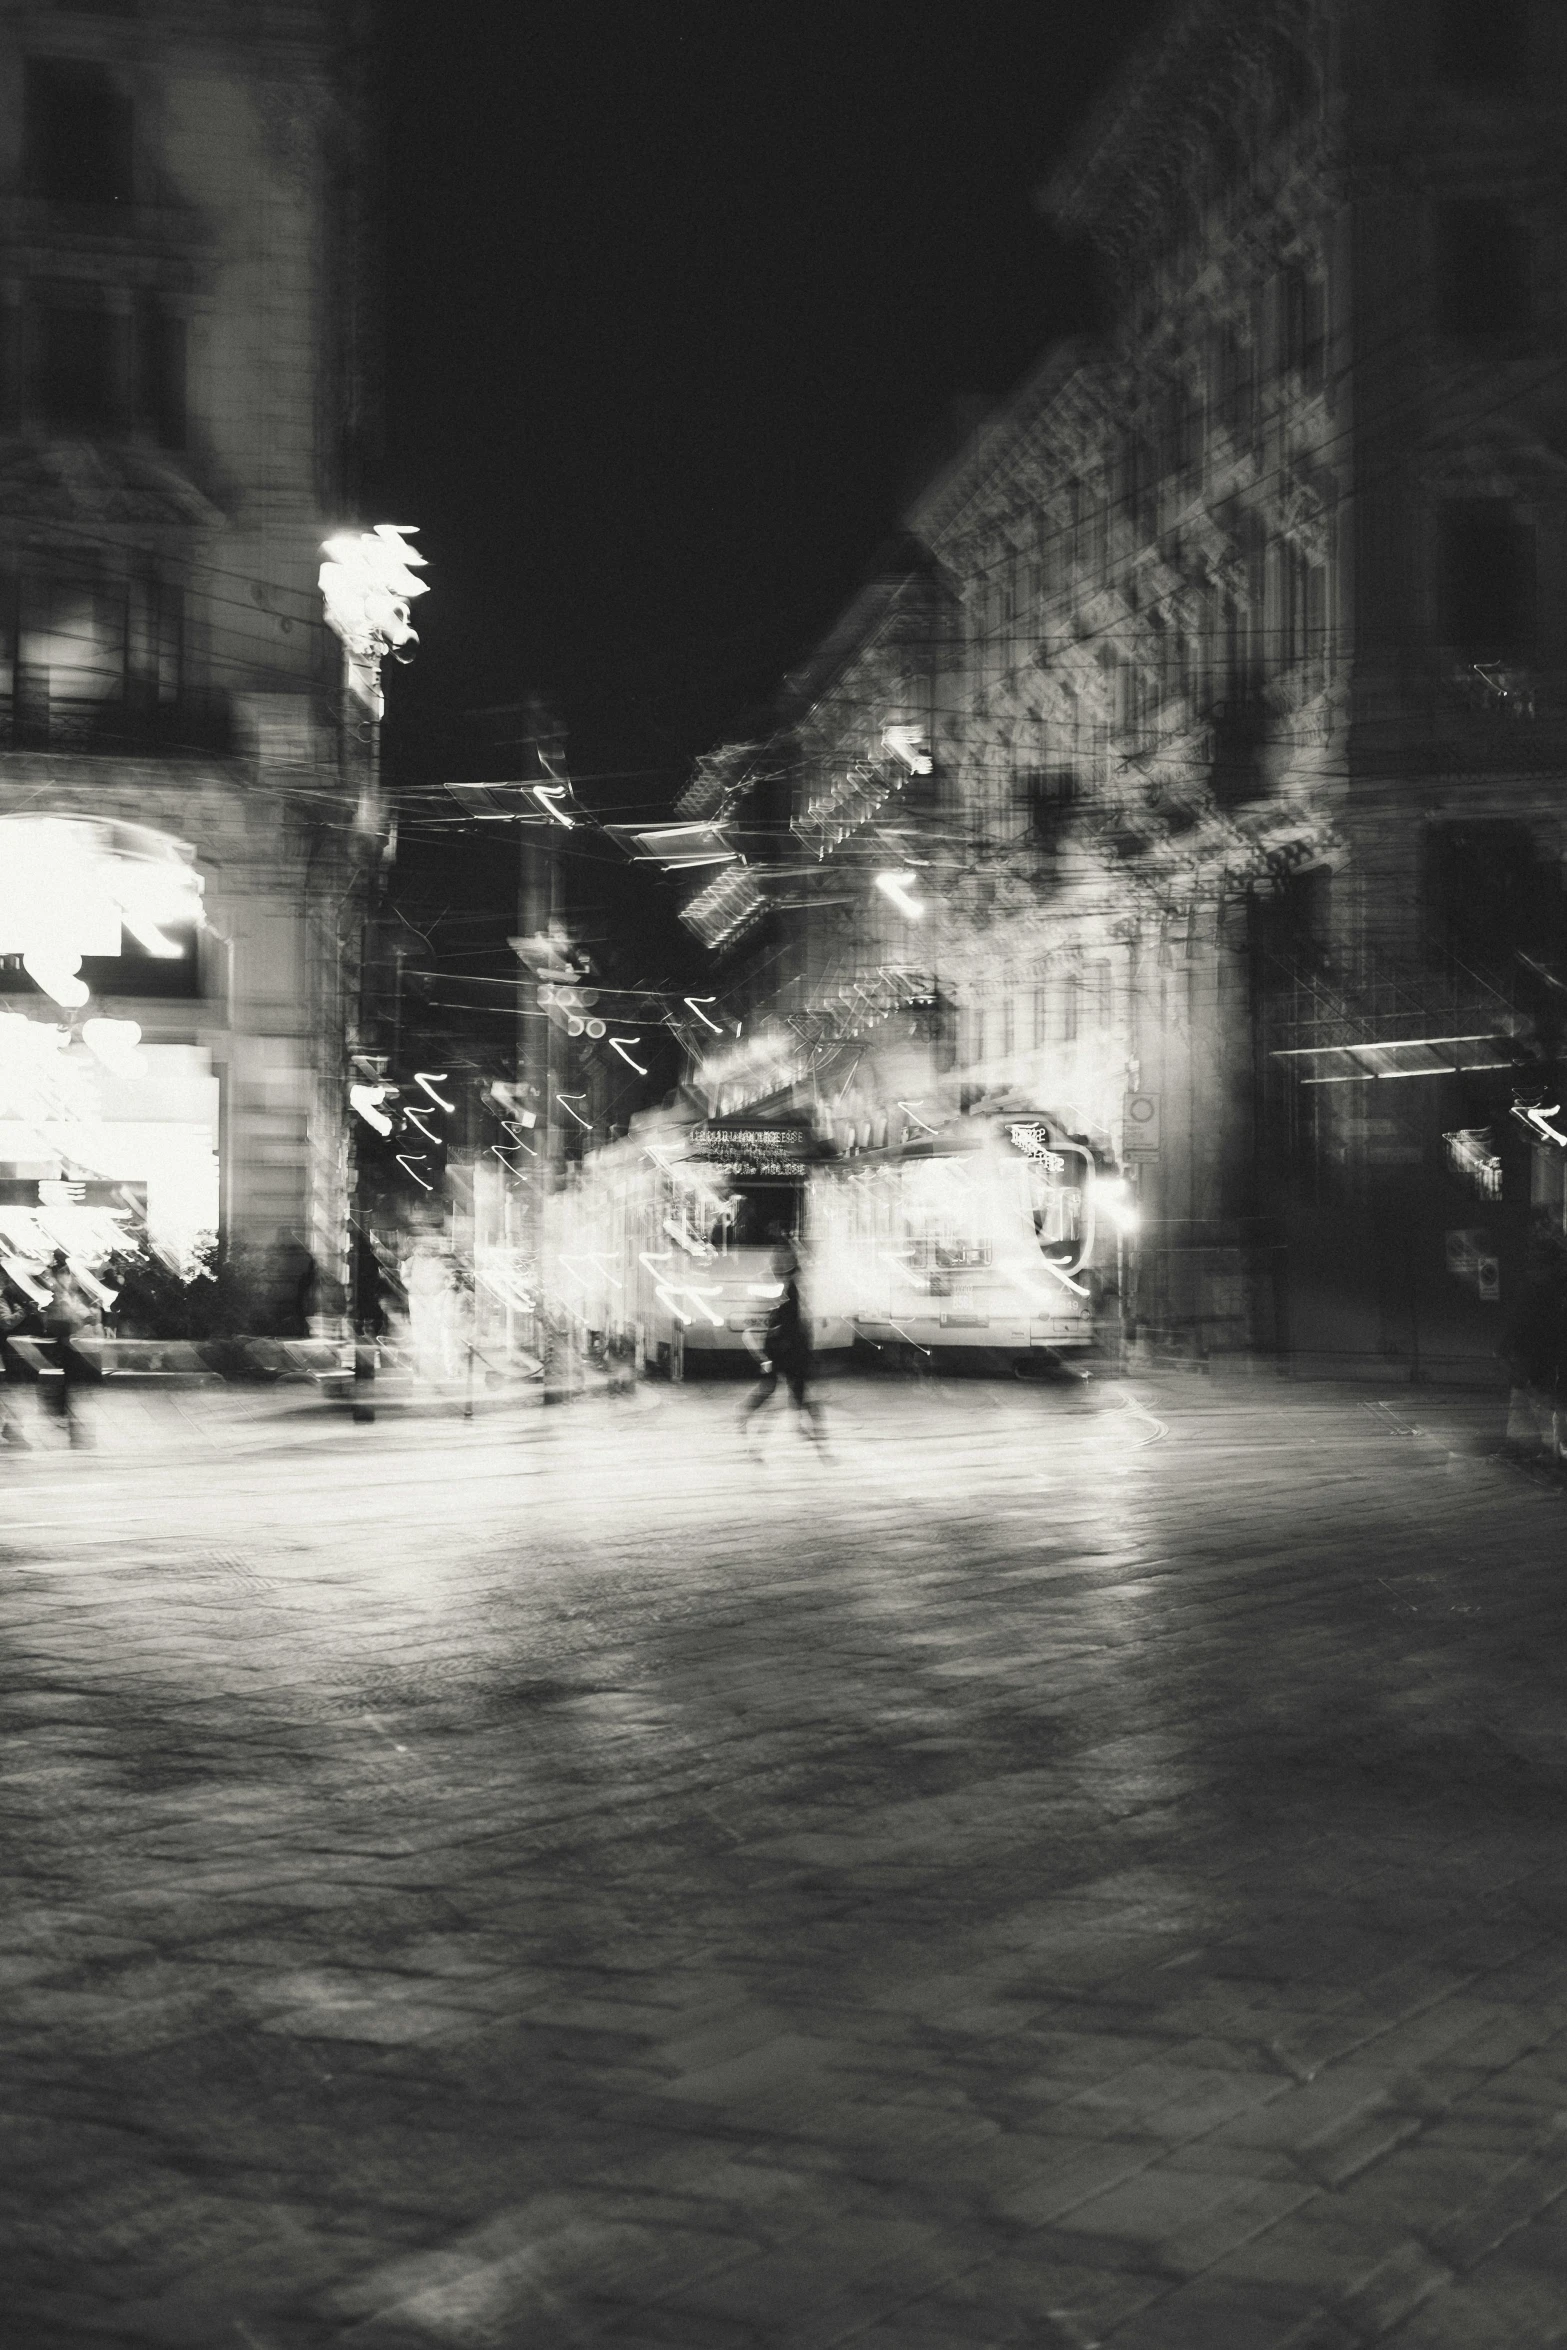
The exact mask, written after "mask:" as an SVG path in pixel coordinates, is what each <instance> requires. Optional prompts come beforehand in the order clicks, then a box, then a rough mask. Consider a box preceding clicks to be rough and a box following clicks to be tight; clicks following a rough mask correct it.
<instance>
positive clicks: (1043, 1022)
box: [1033, 987, 1050, 1045]
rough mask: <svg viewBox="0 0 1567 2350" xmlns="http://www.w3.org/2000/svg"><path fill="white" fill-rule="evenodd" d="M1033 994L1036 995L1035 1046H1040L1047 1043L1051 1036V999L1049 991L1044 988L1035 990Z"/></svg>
mask: <svg viewBox="0 0 1567 2350" xmlns="http://www.w3.org/2000/svg"><path fill="white" fill-rule="evenodd" d="M1033 993H1034V1042H1035V1044H1036V1045H1038V1044H1043V1043H1044V1042H1045V1039H1046V1038H1047V1037H1048V1035H1049V1033H1050V1029H1049V1019H1050V998H1049V993H1048V991H1047V990H1046V989H1045V988H1043V987H1036V988H1035V989H1034V991H1033Z"/></svg>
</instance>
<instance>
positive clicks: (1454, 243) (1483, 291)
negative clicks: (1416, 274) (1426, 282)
mask: <svg viewBox="0 0 1567 2350" xmlns="http://www.w3.org/2000/svg"><path fill="white" fill-rule="evenodd" d="M1529 278H1530V271H1529V249H1528V234H1527V231H1526V228H1525V225H1524V223H1523V221H1522V220H1521V219H1520V218H1519V216H1518V214H1517V213H1516V212H1515V211H1514V210H1513V209H1512V207H1511V206H1510V205H1508V204H1502V203H1497V202H1494V201H1492V200H1491V199H1489V198H1486V199H1484V200H1481V199H1475V200H1472V201H1466V202H1464V203H1457V204H1443V205H1442V206H1440V207H1439V209H1438V212H1437V222H1436V302H1437V318H1438V321H1439V323H1440V325H1441V327H1442V330H1443V332H1444V333H1445V334H1450V335H1458V336H1461V337H1462V338H1463V339H1464V340H1466V341H1471V340H1474V339H1476V338H1483V337H1486V336H1490V335H1508V334H1519V333H1521V332H1522V331H1523V330H1524V329H1525V328H1526V327H1527V326H1528V324H1529V313H1530V285H1529Z"/></svg>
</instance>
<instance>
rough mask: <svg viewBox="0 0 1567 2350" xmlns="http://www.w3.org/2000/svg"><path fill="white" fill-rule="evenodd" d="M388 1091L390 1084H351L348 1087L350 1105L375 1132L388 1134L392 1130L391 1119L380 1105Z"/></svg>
mask: <svg viewBox="0 0 1567 2350" xmlns="http://www.w3.org/2000/svg"><path fill="white" fill-rule="evenodd" d="M390 1091H391V1088H390V1086H386V1085H351V1086H350V1087H349V1089H348V1099H349V1104H350V1107H351V1108H353V1109H355V1110H357V1111H358V1113H359V1115H360V1117H361V1118H363V1120H364V1122H365V1124H366V1125H367V1126H373V1127H374V1128H375V1130H376V1132H377V1134H390V1133H391V1131H392V1121H391V1119H390V1118H389V1117H388V1116H387V1114H386V1112H385V1111H384V1110H383V1109H382V1107H381V1104H382V1102H384V1101H385V1099H386V1097H387V1095H388V1093H389V1092H390Z"/></svg>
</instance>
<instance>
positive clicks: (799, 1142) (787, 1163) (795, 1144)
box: [685, 1125, 808, 1180]
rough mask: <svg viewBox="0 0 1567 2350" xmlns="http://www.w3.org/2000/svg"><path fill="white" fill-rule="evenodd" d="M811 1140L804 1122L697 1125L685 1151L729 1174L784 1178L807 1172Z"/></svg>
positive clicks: (701, 1163)
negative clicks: (789, 1124)
mask: <svg viewBox="0 0 1567 2350" xmlns="http://www.w3.org/2000/svg"><path fill="white" fill-rule="evenodd" d="M807 1140H808V1137H807V1134H806V1129H805V1128H804V1127H803V1126H719V1125H710V1126H693V1127H692V1129H691V1134H690V1138H689V1140H688V1142H687V1145H686V1154H685V1155H686V1159H687V1161H688V1162H690V1161H693V1160H694V1161H695V1162H696V1163H697V1164H698V1165H701V1166H709V1167H722V1168H723V1169H724V1171H725V1173H726V1174H729V1175H752V1176H770V1177H773V1178H775V1179H778V1180H783V1179H785V1178H787V1177H789V1176H794V1175H803V1174H804V1173H805V1151H806V1144H807Z"/></svg>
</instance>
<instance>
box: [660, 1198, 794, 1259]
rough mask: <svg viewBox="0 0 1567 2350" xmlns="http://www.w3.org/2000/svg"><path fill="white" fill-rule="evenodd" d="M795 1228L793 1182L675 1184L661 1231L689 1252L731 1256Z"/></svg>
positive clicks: (765, 1245) (788, 1235) (772, 1241)
mask: <svg viewBox="0 0 1567 2350" xmlns="http://www.w3.org/2000/svg"><path fill="white" fill-rule="evenodd" d="M799 1227H800V1186H799V1185H798V1184H797V1183H745V1182H741V1183H733V1182H730V1183H727V1184H725V1183H723V1181H722V1179H720V1181H719V1182H718V1183H717V1184H714V1185H712V1186H708V1185H705V1184H704V1185H702V1186H701V1187H700V1188H698V1187H696V1186H694V1185H689V1184H680V1185H678V1186H677V1187H676V1190H675V1197H674V1199H673V1201H672V1203H671V1206H670V1210H669V1212H668V1214H667V1215H666V1216H665V1219H664V1230H665V1233H666V1234H667V1236H668V1237H669V1238H670V1239H672V1240H674V1241H675V1242H676V1243H677V1244H678V1245H679V1246H680V1247H681V1248H683V1249H685V1250H686V1252H687V1254H688V1255H691V1256H731V1255H733V1254H734V1252H735V1251H736V1250H738V1249H766V1248H771V1247H773V1246H774V1244H775V1243H776V1242H777V1241H778V1240H780V1239H784V1238H793V1237H794V1236H795V1235H797V1234H798V1231H799Z"/></svg>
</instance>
